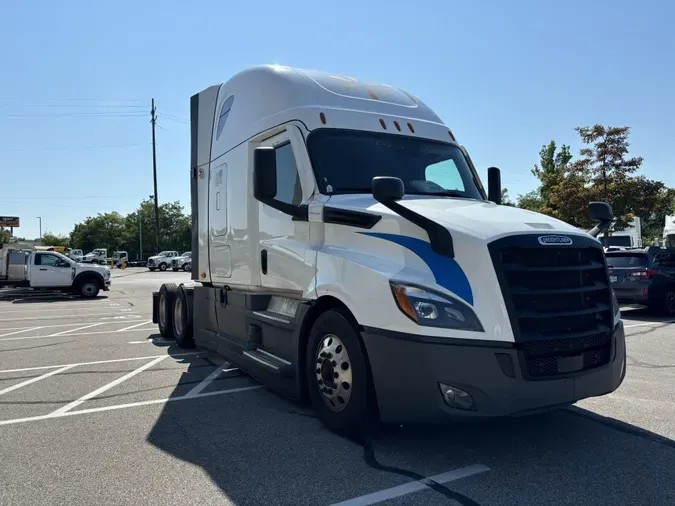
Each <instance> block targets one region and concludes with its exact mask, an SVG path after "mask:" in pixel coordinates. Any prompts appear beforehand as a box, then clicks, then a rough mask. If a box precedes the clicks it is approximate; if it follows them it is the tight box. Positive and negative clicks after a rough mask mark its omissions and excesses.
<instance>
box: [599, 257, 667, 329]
mask: <svg viewBox="0 0 675 506" xmlns="http://www.w3.org/2000/svg"><path fill="white" fill-rule="evenodd" d="M606 258H607V267H608V269H609V281H610V283H611V284H612V288H613V289H614V293H615V294H616V297H617V299H618V300H619V303H621V304H637V305H641V306H647V307H648V308H649V309H651V310H654V311H659V312H663V313H665V314H667V315H669V316H675V249H662V248H656V247H652V248H646V249H640V250H625V251H610V252H607V253H606Z"/></svg>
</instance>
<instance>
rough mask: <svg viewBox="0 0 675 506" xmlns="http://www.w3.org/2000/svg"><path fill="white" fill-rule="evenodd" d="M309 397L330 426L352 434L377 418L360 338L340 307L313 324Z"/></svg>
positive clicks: (307, 376) (327, 425)
mask: <svg viewBox="0 0 675 506" xmlns="http://www.w3.org/2000/svg"><path fill="white" fill-rule="evenodd" d="M306 353H307V356H306V364H307V366H306V371H305V374H306V380H307V386H308V390H309V397H310V399H311V401H312V405H313V406H314V409H315V410H316V413H317V415H318V417H319V419H320V420H321V421H322V422H323V424H324V425H325V426H326V427H328V428H329V429H331V430H333V431H335V432H338V433H346V434H353V433H356V432H359V431H361V430H365V429H367V428H368V425H369V424H370V423H371V422H373V421H374V419H375V414H376V409H375V396H374V394H373V389H372V383H371V378H370V373H369V371H368V366H367V362H366V356H365V351H364V348H363V345H362V343H361V339H360V337H359V335H358V333H357V331H356V330H355V329H354V327H353V326H352V324H351V323H350V322H349V320H348V319H347V318H346V316H345V315H344V314H343V313H342V312H341V311H339V310H329V311H326V312H325V313H323V314H322V315H321V316H319V318H318V319H317V320H316V322H315V323H314V325H313V326H312V330H311V332H310V335H309V341H308V343H307V350H306Z"/></svg>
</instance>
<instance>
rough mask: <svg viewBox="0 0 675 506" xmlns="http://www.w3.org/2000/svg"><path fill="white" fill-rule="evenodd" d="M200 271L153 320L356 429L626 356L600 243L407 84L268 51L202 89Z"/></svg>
mask: <svg viewBox="0 0 675 506" xmlns="http://www.w3.org/2000/svg"><path fill="white" fill-rule="evenodd" d="M191 129H192V130H191V131H192V134H191V135H192V137H191V140H192V156H191V160H192V161H191V164H192V167H191V181H192V187H191V192H192V194H191V200H192V253H193V254H192V262H193V264H192V279H193V280H194V281H197V282H199V284H198V285H197V286H196V287H194V288H193V287H192V286H185V285H180V286H178V287H176V285H174V284H165V285H162V287H161V289H160V290H159V292H156V293H155V294H154V295H153V320H154V321H155V322H156V323H158V324H159V329H160V332H161V333H162V335H164V336H166V337H171V336H174V337H175V338H176V340H177V341H178V344H179V345H181V346H194V345H196V346H198V347H200V348H203V349H207V350H211V351H213V352H215V353H218V354H220V355H222V356H224V357H225V358H226V359H227V360H229V361H230V362H232V363H234V364H236V365H237V366H238V367H240V368H241V369H243V370H245V371H247V372H248V373H249V374H251V375H252V376H254V377H256V378H258V379H260V380H261V381H263V382H264V383H265V384H266V385H268V386H269V387H270V388H273V389H275V390H277V391H279V392H281V393H283V394H285V395H288V396H290V397H293V398H309V399H310V400H311V402H312V404H313V405H314V407H315V409H316V411H317V413H318V416H319V417H320V419H321V420H322V421H323V422H324V423H325V424H326V425H327V426H328V427H330V428H332V429H334V430H338V431H352V430H356V429H358V428H359V427H361V426H362V425H363V424H364V423H365V422H366V421H367V420H368V419H369V418H371V417H374V418H379V419H381V420H383V421H386V422H443V421H447V420H453V419H457V418H474V419H480V418H485V417H494V416H503V415H516V414H523V413H531V412H535V411H538V410H541V409H547V408H550V407H555V406H565V405H569V404H571V403H574V402H575V401H578V400H579V399H583V398H586V397H591V396H598V395H604V394H607V393H609V392H612V391H614V390H615V389H616V388H618V386H619V385H620V384H621V382H622V380H623V378H624V374H625V344H624V330H623V324H622V322H621V319H620V313H619V308H618V304H617V303H616V299H615V297H614V295H613V292H612V290H611V288H610V286H609V281H608V275H607V268H606V264H605V257H604V254H603V250H602V245H601V244H600V242H598V240H597V239H596V238H595V237H594V236H597V234H598V233H599V232H600V231H601V230H604V229H605V228H606V227H607V226H608V225H609V224H610V223H611V221H612V213H611V208H610V207H609V206H608V205H607V204H604V203H592V204H591V206H590V212H591V214H592V215H593V216H594V217H595V218H596V219H597V221H600V225H599V226H598V227H596V228H595V229H594V230H593V231H592V235H593V236H591V235H589V234H587V233H585V232H582V231H579V230H577V229H576V228H575V227H572V226H570V225H568V224H566V223H563V222H561V221H559V220H556V219H553V218H550V217H547V216H543V215H539V214H536V213H533V212H530V211H525V210H522V209H518V208H515V207H507V206H500V205H499V203H500V193H501V184H500V175H499V169H496V168H494V167H493V168H490V169H489V170H488V175H489V177H488V179H489V181H488V187H489V192H488V193H489V195H488V193H486V192H485V190H484V189H483V185H482V184H481V181H480V178H479V176H478V173H477V171H476V170H475V168H474V166H473V165H472V163H471V159H470V158H469V156H468V153H467V152H466V150H465V149H464V148H463V147H462V146H461V145H460V144H459V143H458V141H457V140H456V138H455V135H454V134H453V132H452V131H451V130H450V129H449V128H448V127H447V126H446V125H444V124H443V122H442V121H441V120H440V118H439V117H438V116H437V115H436V113H434V112H433V111H432V110H431V109H430V108H429V107H427V106H426V105H425V104H424V103H423V102H422V101H421V100H419V99H418V98H417V97H415V96H414V95H412V94H410V93H407V92H405V91H402V90H400V89H397V88H394V87H391V86H387V85H379V84H372V83H369V82H364V81H359V80H356V79H354V78H351V77H344V76H337V75H334V74H330V73H323V72H316V71H306V70H299V69H293V68H289V67H285V66H279V65H271V66H262V67H256V68H252V69H248V70H246V71H243V72H241V73H239V74H237V75H235V76H234V77H232V78H231V79H230V80H229V81H227V82H226V83H224V84H219V85H215V86H211V87H209V88H207V89H205V90H204V91H202V92H200V93H198V94H196V95H195V96H193V97H192V100H191Z"/></svg>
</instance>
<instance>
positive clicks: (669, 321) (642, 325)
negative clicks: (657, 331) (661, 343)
mask: <svg viewBox="0 0 675 506" xmlns="http://www.w3.org/2000/svg"><path fill="white" fill-rule="evenodd" d="M664 323H675V320H665V321H662V322H643V323H635V324H633V325H624V326H623V328H625V329H631V328H633V327H649V326H651V325H662V324H664Z"/></svg>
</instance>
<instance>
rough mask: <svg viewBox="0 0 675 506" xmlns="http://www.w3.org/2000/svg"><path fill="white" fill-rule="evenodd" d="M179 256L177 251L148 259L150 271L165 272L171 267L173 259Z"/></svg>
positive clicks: (165, 252)
mask: <svg viewBox="0 0 675 506" xmlns="http://www.w3.org/2000/svg"><path fill="white" fill-rule="evenodd" d="M179 256H180V255H179V254H178V252H177V251H162V252H161V253H160V254H159V255H155V256H152V257H150V258H148V269H150V270H151V271H154V270H156V269H159V270H160V271H165V270H167V269H168V268H169V267H170V266H171V262H172V261H173V259H174V258H178V257H179Z"/></svg>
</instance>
